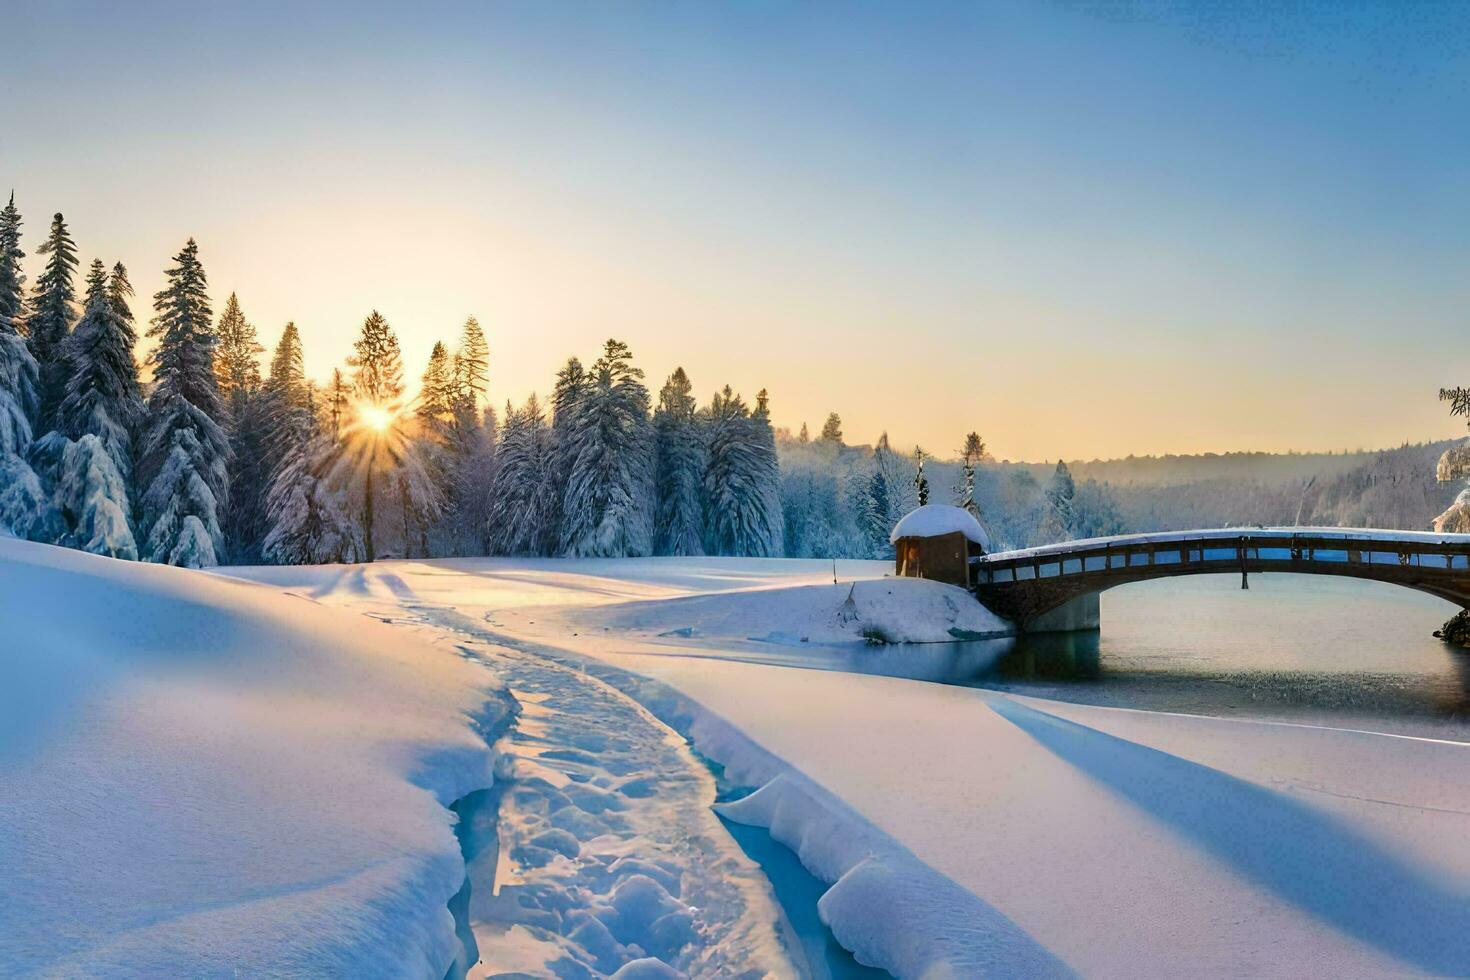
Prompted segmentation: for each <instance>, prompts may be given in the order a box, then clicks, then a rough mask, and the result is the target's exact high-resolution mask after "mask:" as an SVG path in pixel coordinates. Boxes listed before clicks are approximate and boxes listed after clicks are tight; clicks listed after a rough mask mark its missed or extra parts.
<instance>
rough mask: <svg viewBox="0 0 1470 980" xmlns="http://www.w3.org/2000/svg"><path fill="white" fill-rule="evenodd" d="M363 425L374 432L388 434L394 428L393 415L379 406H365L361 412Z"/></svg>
mask: <svg viewBox="0 0 1470 980" xmlns="http://www.w3.org/2000/svg"><path fill="white" fill-rule="evenodd" d="M359 414H360V417H361V418H362V424H363V426H364V427H365V428H367V429H370V430H372V431H373V432H387V431H388V430H389V429H391V428H393V413H392V412H390V411H388V410H387V409H385V408H380V407H379V406H377V405H364V406H362V408H361V409H360V411H359Z"/></svg>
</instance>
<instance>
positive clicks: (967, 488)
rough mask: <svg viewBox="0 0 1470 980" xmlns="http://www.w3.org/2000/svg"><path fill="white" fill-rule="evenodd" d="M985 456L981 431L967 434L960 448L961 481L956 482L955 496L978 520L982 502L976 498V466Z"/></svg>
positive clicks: (957, 503) (961, 505)
mask: <svg viewBox="0 0 1470 980" xmlns="http://www.w3.org/2000/svg"><path fill="white" fill-rule="evenodd" d="M984 458H985V442H984V440H982V439H981V438H980V433H978V432H971V433H969V434H968V435H966V436H965V444H964V446H962V447H961V448H960V482H959V483H957V484H955V488H954V497H955V504H956V505H957V506H959V507H963V508H964V509H965V510H967V511H969V512H970V514H971V515H972V516H973V517H974V518H975V519H976V520H977V521H979V520H981V517H980V504H979V503H977V502H976V500H975V467H976V466H977V465H979V463H980V460H982V459H984ZM982 523H983V521H982Z"/></svg>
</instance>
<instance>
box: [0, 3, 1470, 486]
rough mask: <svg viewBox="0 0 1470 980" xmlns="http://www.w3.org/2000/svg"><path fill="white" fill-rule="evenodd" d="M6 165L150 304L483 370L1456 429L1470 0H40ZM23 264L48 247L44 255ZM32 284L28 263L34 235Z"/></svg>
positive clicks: (1237, 444) (870, 423) (526, 387)
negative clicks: (628, 375) (177, 268)
mask: <svg viewBox="0 0 1470 980" xmlns="http://www.w3.org/2000/svg"><path fill="white" fill-rule="evenodd" d="M4 22H5V26H4V34H5V41H4V48H5V52H6V53H5V64H4V65H3V67H0V184H3V185H6V186H9V185H13V186H14V187H15V191H16V200H17V203H18V204H19V206H20V207H21V209H22V210H23V212H24V214H25V216H26V219H27V229H26V230H27V241H26V250H27V251H28V252H31V253H34V248H35V245H36V244H38V242H39V236H40V235H41V234H42V233H43V232H44V230H45V225H46V224H47V222H48V220H49V216H50V215H51V213H52V212H54V211H57V210H61V211H64V212H65V213H66V215H67V218H68V220H69V221H70V223H71V226H72V230H73V233H74V235H75V237H76V240H77V242H78V245H79V248H80V251H81V253H82V256H83V258H84V260H85V261H90V259H91V258H92V257H94V256H100V257H102V258H103V259H105V260H107V261H109V262H110V261H112V260H114V259H121V260H123V261H124V262H126V263H127V264H128V266H129V268H130V269H131V270H132V272H133V276H134V282H135V284H136V285H137V287H138V292H139V296H140V301H139V307H140V309H139V311H138V312H139V313H140V319H143V318H146V316H147V315H151V310H148V309H147V306H148V305H149V304H148V302H147V300H146V297H148V296H151V294H152V292H153V291H155V290H156V289H158V288H159V286H160V284H161V280H162V270H163V268H164V267H165V266H166V265H167V263H168V259H169V257H170V256H171V255H173V254H174V253H175V252H177V250H178V248H179V246H180V245H181V244H182V243H183V240H184V239H185V238H186V237H187V236H189V235H193V236H195V237H196V238H197V239H198V241H199V244H200V249H201V255H202V258H203V260H204V262H205V267H206V269H207V270H208V272H209V275H210V281H211V284H212V287H213V292H214V295H215V298H216V305H217V308H218V307H220V306H222V305H223V301H224V298H225V296H226V295H228V293H229V292H230V291H231V290H234V291H237V292H238V293H239V295H240V299H241V303H242V305H243V306H244V308H245V311H246V313H247V315H248V316H249V317H250V318H251V320H252V321H253V322H254V323H255V324H256V325H257V326H258V327H259V328H260V331H261V334H262V339H263V341H264V342H265V343H266V344H267V345H268V346H269V345H272V344H274V342H275V340H276V338H277V336H278V335H279V332H280V328H281V326H282V325H283V324H284V323H285V322H286V321H287V320H288V319H294V320H295V321H296V323H297V324H298V326H299V327H300V328H301V330H302V333H303V337H304V342H305V345H306V355H307V367H308V369H309V371H310V372H311V373H312V374H313V375H315V376H319V377H320V376H323V375H325V374H326V373H327V372H328V371H329V370H330V368H331V367H332V366H333V365H336V364H339V363H341V361H342V360H343V358H345V356H346V355H347V354H348V353H349V351H350V344H351V341H352V339H353V337H354V336H355V334H356V332H357V329H358V327H359V326H360V324H361V322H362V319H363V317H364V316H365V315H366V314H367V312H368V311H369V310H371V309H373V308H377V309H379V310H381V311H382V312H383V314H384V315H385V316H387V317H388V319H389V321H390V322H391V323H392V324H393V326H394V327H395V328H396V329H397V331H398V333H399V336H400V338H401V339H402V342H403V347H404V351H405V355H406V359H407V362H408V373H409V375H410V377H412V378H417V376H418V374H419V373H420V372H421V371H422V367H423V362H424V359H425V357H426V356H427V354H428V350H429V347H430V346H431V345H432V344H433V342H434V340H436V339H444V340H446V341H450V340H452V339H453V338H454V337H455V335H456V334H457V332H458V329H459V325H460V323H461V322H462V321H463V319H464V317H465V316H466V314H469V313H475V314H476V315H478V316H479V318H480V321H481V323H482V324H483V325H484V326H485V328H486V331H487V333H488V335H489V338H490V343H491V346H492V363H491V371H492V378H491V384H492V396H493V397H494V398H495V399H496V400H497V401H499V402H502V403H503V402H504V400H505V399H507V398H509V399H512V400H514V401H517V402H519V401H521V400H523V399H524V398H525V397H526V396H527V395H528V394H529V393H531V392H532V391H533V390H536V391H540V392H543V393H544V392H545V391H546V390H547V389H548V388H549V386H550V382H551V377H552V374H553V372H554V371H555V369H556V368H557V366H558V365H559V364H560V363H561V362H562V361H563V360H565V358H566V357H567V355H568V354H571V353H577V354H579V355H581V356H582V357H583V358H584V359H590V358H591V357H593V356H595V355H596V352H597V348H598V347H599V345H600V343H601V341H602V340H603V339H604V338H606V337H608V336H616V337H618V338H620V339H623V340H625V341H627V342H628V343H629V344H630V345H631V346H632V348H633V351H634V354H635V356H636V358H637V360H638V363H639V364H640V365H641V366H642V367H643V368H644V369H645V370H646V371H647V372H648V377H649V381H650V384H651V386H652V387H654V388H655V389H656V388H657V387H658V385H660V384H661V383H662V382H663V379H664V377H665V376H666V375H667V374H668V373H669V372H670V371H671V370H672V369H673V368H674V367H675V366H676V365H683V366H684V367H685V368H686V369H687V370H688V372H689V374H690V376H691V377H692V378H693V380H694V383H695V386H696V389H697V390H698V391H699V392H700V393H701V396H702V397H707V396H708V394H709V393H710V392H712V391H713V390H714V389H715V388H717V387H718V386H720V385H723V384H726V383H729V384H731V385H733V386H734V387H735V388H736V389H738V390H740V391H743V392H744V393H746V395H747V396H749V397H753V396H754V394H755V392H756V390H757V389H759V388H761V387H767V388H769V389H770V391H771V398H772V406H773V413H774V416H775V420H776V423H777V424H778V425H788V426H790V427H792V428H793V429H794V428H796V427H797V426H798V425H800V423H801V422H802V421H807V422H808V423H809V424H810V425H811V426H812V428H813V430H815V429H816V428H818V427H819V426H820V424H821V421H822V419H823V417H825V415H826V413H827V412H828V411H830V410H836V411H838V412H840V413H841V414H842V417H843V420H844V423H845V429H846V431H847V434H848V439H849V441H852V442H860V441H871V440H872V439H873V438H875V437H876V436H877V434H878V432H879V431H880V430H881V429H884V428H886V429H888V430H889V431H890V433H891V434H892V436H893V438H894V441H895V443H896V444H900V445H904V446H909V445H912V444H913V443H915V442H920V443H922V444H923V445H924V446H925V447H926V448H927V449H929V450H931V451H936V452H946V451H953V450H955V449H956V448H957V447H958V445H959V443H960V441H961V438H962V436H963V434H964V432H966V431H968V430H970V429H978V430H979V431H980V432H981V433H982V435H983V436H984V437H985V438H986V440H987V442H988V443H989V444H990V446H991V448H992V450H993V451H994V452H995V453H996V454H997V455H998V456H1002V457H1008V458H1026V459H1038V460H1039V459H1046V458H1056V457H1057V456H1058V455H1059V454H1060V455H1063V456H1066V457H1068V458H1075V457H1083V458H1092V457H1097V456H1114V455H1125V454H1128V453H1138V454H1145V453H1163V452H1199V451H1210V450H1213V451H1225V450H1232V449H1266V450H1284V449H1288V448H1298V449H1327V448H1337V449H1341V448H1345V447H1354V448H1356V447H1360V446H1361V447H1373V446H1382V445H1390V444H1397V443H1399V442H1402V441H1404V440H1406V439H1413V440H1421V439H1425V438H1431V437H1441V436H1446V435H1452V434H1455V433H1457V432H1461V431H1463V429H1462V428H1461V426H1460V425H1459V423H1457V422H1455V421H1453V420H1450V419H1449V418H1448V417H1447V415H1446V414H1445V411H1444V409H1443V406H1441V405H1439V404H1438V403H1437V402H1436V401H1435V390H1436V389H1437V388H1438V387H1439V386H1441V385H1449V384H1455V383H1466V382H1470V350H1467V338H1470V329H1467V327H1470V323H1467V320H1470V125H1467V121H1470V4H1465V5H1462V4H1455V3H1430V2H1423V3H1385V4H1372V3H1353V4H1338V3H1323V4H1320V5H1318V4H1313V3H1310V2H1306V3H1294V4H1274V3H1265V2H1262V3H1255V2H1246V0H1238V2H1233V3H1225V4H1219V3H1215V4H1207V5H1198V6H1196V5H1191V4H1179V3H1122V4H1113V3H1108V4H1085V3H1079V4H1070V3H1060V4H1048V3H1038V2H1026V3H1009V2H1002V3H983V2H975V3H969V2H967V3H958V4H947V3H925V4H920V3H891V4H889V3H884V4H878V3H862V2H854V3H848V2H843V3H832V4H824V3H787V2H760V0H756V2H748V3H731V4H726V3H719V4H715V3H688V4H685V3H673V2H657V3H587V4H571V3H559V2H547V0H534V2H525V3H508V2H507V3H484V2H476V3H464V4H452V3H419V4H398V3H395V4H382V5H378V4H372V3H362V2H356V3H340V4H334V3H317V4H310V5H304V4H296V3H279V4H277V3H271V2H255V3H251V4H239V5H237V6H235V7H233V8H227V6H226V5H224V4H196V3H192V2H191V3H177V4H172V3H151V2H142V0H140V2H132V3H96V4H93V3H83V2H44V0H43V2H39V3H16V4H12V5H10V6H9V8H8V9H7V10H6V12H5V14H4ZM33 258H34V256H33ZM33 258H32V261H31V262H30V268H29V271H30V272H31V274H32V277H33V278H34V273H35V271H36V269H37V268H38V266H37V264H36V263H35V262H34V261H33Z"/></svg>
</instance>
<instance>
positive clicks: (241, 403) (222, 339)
mask: <svg viewBox="0 0 1470 980" xmlns="http://www.w3.org/2000/svg"><path fill="white" fill-rule="evenodd" d="M264 352H265V348H264V347H263V346H261V344H260V340H259V338H258V335H257V333H256V330H255V325H254V324H252V323H251V322H250V321H249V320H247V319H246V318H245V312H244V311H243V310H242V309H241V308H240V300H239V298H238V297H237V296H236V295H235V294H234V293H231V294H230V298H229V299H228V300H226V301H225V308H224V312H222V313H221V314H220V317H219V323H218V324H217V325H216V327H215V349H214V376H215V381H216V383H217V384H218V387H219V393H220V398H221V399H222V400H223V401H224V404H225V411H226V418H227V422H226V426H225V431H226V433H227V434H228V435H229V439H230V460H231V462H230V506H229V509H228V510H227V511H226V512H225V514H224V515H223V517H224V522H223V523H224V532H225V540H226V541H227V542H228V543H229V547H230V553H231V555H232V557H233V558H234V560H235V561H237V562H240V563H244V564H249V563H253V562H255V561H257V560H258V559H259V558H260V545H261V540H262V539H263V538H264V537H265V532H266V518H265V495H266V491H267V489H268V488H269V485H270V471H271V458H270V457H269V456H268V455H267V453H266V452H265V443H264V441H263V436H264V434H265V413H266V407H265V405H264V403H263V395H262V390H261V380H260V355H261V354H262V353H264Z"/></svg>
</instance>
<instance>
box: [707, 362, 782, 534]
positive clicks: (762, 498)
mask: <svg viewBox="0 0 1470 980" xmlns="http://www.w3.org/2000/svg"><path fill="white" fill-rule="evenodd" d="M705 425H706V430H707V432H708V446H709V458H708V459H709V461H708V463H707V464H706V466H705V471H704V501H705V550H706V551H707V552H708V553H709V554H712V555H740V556H749V557H757V558H767V557H774V556H777V555H779V554H780V553H781V538H782V530H783V529H782V518H781V503H780V500H781V498H780V483H779V475H778V472H777V468H776V447H775V439H774V435H773V434H772V433H771V424H770V419H769V418H768V416H767V414H766V406H765V393H764V392H762V393H761V397H760V399H759V400H758V401H757V404H756V411H755V413H754V414H752V413H751V411H750V409H749V407H748V406H747V405H746V404H745V401H744V399H742V398H741V397H740V396H739V395H737V394H735V393H734V392H733V391H732V390H731V389H730V386H729V385H726V386H725V389H724V390H723V391H721V392H719V393H717V394H716V395H715V397H714V400H713V401H712V402H711V403H710V406H709V408H708V409H707V410H706V422H705Z"/></svg>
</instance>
